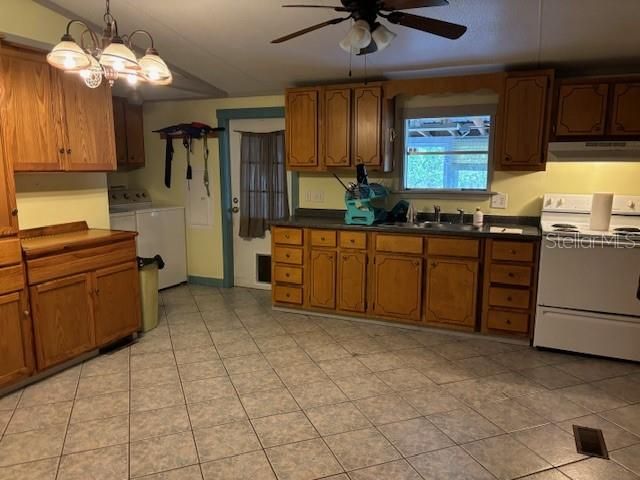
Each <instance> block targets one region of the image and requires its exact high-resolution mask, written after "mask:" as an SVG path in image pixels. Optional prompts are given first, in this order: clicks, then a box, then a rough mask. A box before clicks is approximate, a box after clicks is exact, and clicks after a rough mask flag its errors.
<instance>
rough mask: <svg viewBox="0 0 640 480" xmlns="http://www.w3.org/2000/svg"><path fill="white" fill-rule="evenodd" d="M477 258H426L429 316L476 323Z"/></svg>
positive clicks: (435, 319) (429, 319)
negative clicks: (471, 259) (473, 259)
mask: <svg viewBox="0 0 640 480" xmlns="http://www.w3.org/2000/svg"><path fill="white" fill-rule="evenodd" d="M477 286H478V262H475V261H469V260H455V259H437V260H436V259H430V260H428V262H427V295H426V304H425V312H426V315H425V317H426V320H427V322H435V323H450V324H455V325H462V326H466V327H474V326H475V323H476V293H477V290H478V289H477Z"/></svg>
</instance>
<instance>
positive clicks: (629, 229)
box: [613, 227, 640, 235]
mask: <svg viewBox="0 0 640 480" xmlns="http://www.w3.org/2000/svg"><path fill="white" fill-rule="evenodd" d="M613 231H614V233H619V234H623V235H624V234H625V233H640V228H636V227H620V228H614V229H613Z"/></svg>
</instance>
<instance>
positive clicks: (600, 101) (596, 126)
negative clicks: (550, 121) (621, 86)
mask: <svg viewBox="0 0 640 480" xmlns="http://www.w3.org/2000/svg"><path fill="white" fill-rule="evenodd" d="M608 92H609V85H608V84H606V83H588V84H567V85H561V86H560V88H559V90H558V107H557V110H558V118H557V120H556V126H555V136H556V137H576V136H578V137H589V136H600V135H604V133H605V124H606V116H607V98H608Z"/></svg>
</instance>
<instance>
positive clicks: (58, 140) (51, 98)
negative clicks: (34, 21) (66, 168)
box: [0, 47, 64, 172]
mask: <svg viewBox="0 0 640 480" xmlns="http://www.w3.org/2000/svg"><path fill="white" fill-rule="evenodd" d="M0 82H1V87H0V128H1V130H2V137H3V142H4V148H5V152H6V156H7V159H8V160H11V162H12V163H13V168H14V169H15V170H16V171H24V172H26V171H51V170H61V169H62V167H61V165H62V158H63V153H64V143H63V141H62V135H61V129H60V128H61V127H60V98H59V96H58V88H57V77H55V75H54V72H53V71H52V69H51V68H50V67H49V65H48V64H47V62H46V60H45V57H44V56H43V55H39V54H35V53H31V52H27V51H22V50H17V49H12V48H6V47H3V48H2V50H0Z"/></svg>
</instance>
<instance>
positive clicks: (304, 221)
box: [270, 209, 541, 240]
mask: <svg viewBox="0 0 640 480" xmlns="http://www.w3.org/2000/svg"><path fill="white" fill-rule="evenodd" d="M419 220H420V219H419ZM465 221H467V218H466V217H465ZM270 223H271V225H274V226H280V227H300V228H328V229H335V230H364V231H370V232H388V233H414V234H416V233H417V234H422V235H448V236H463V237H481V238H500V239H505V240H539V239H540V237H541V233H540V227H539V226H538V224H537V222H536V217H509V216H498V215H486V216H485V223H484V225H483V227H482V228H475V227H471V226H470V225H468V224H467V225H465V226H464V227H462V226H461V225H456V224H443V225H442V226H439V227H436V228H433V227H432V228H425V227H421V226H417V225H416V226H414V225H408V224H393V225H388V224H374V225H347V224H345V223H344V211H340V210H332V211H331V210H320V211H317V212H310V211H309V210H308V209H299V210H298V211H297V212H296V215H294V216H292V217H290V218H289V219H288V220H274V221H272V222H270ZM491 227H499V228H519V229H522V233H521V234H519V233H496V232H491V231H490V229H491ZM463 228H464V229H463Z"/></svg>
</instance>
